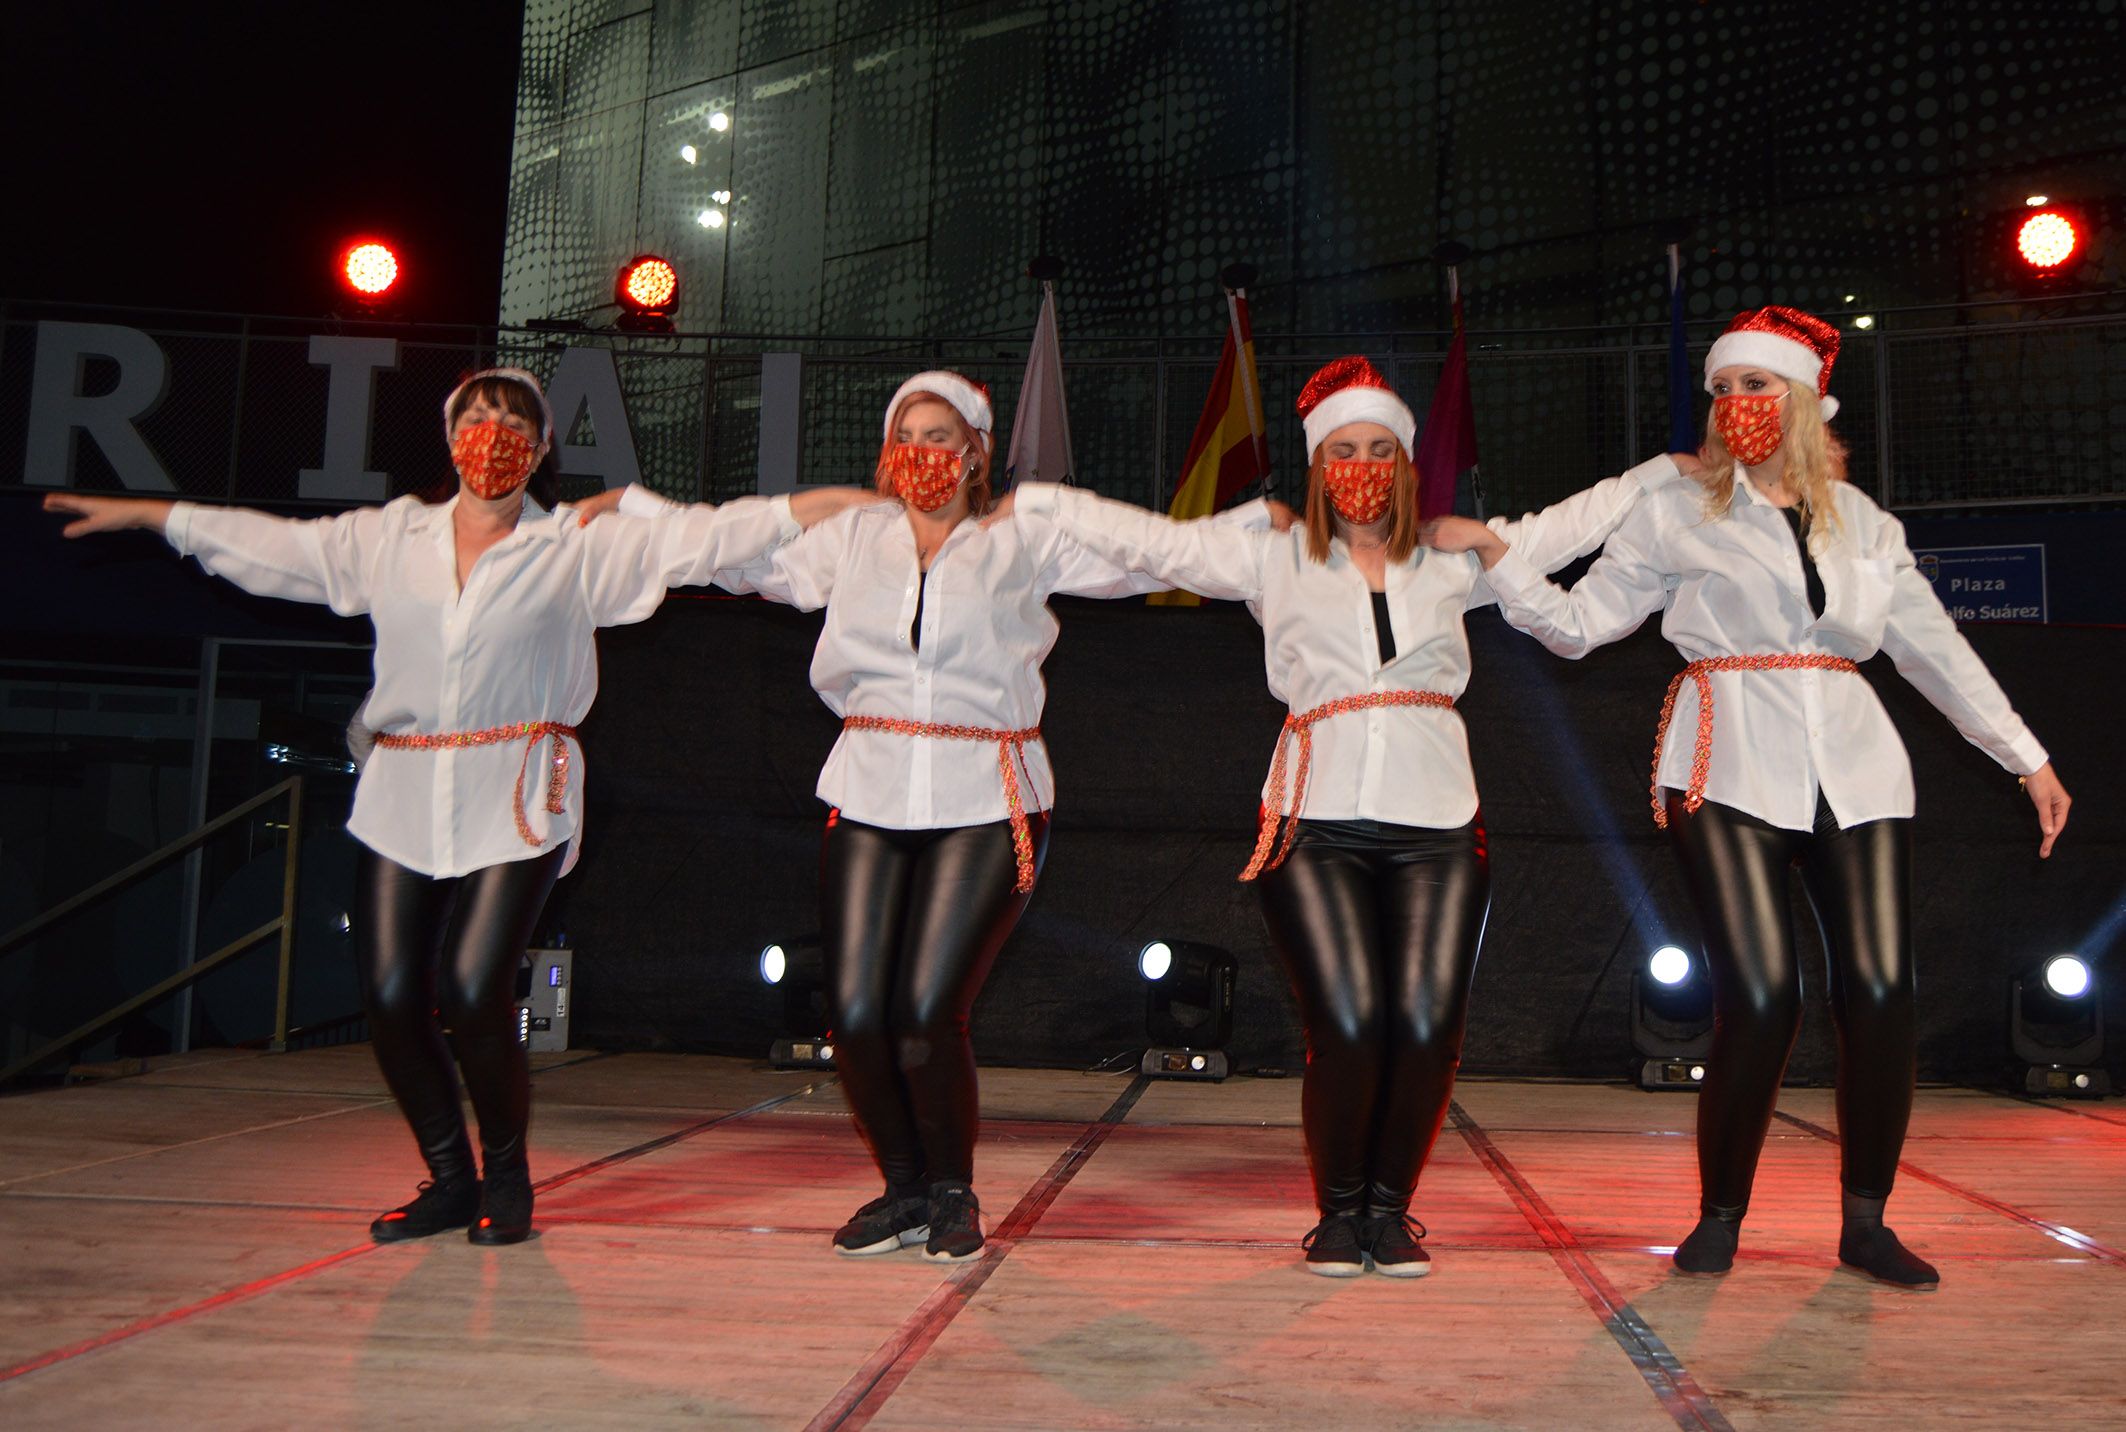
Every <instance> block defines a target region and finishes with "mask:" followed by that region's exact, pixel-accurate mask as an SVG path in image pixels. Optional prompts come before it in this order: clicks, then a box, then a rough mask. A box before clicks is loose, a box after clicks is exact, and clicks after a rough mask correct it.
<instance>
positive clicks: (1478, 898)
mask: <svg viewBox="0 0 2126 1432" xmlns="http://www.w3.org/2000/svg"><path fill="white" fill-rule="evenodd" d="M1258 885H1259V888H1260V890H1261V894H1262V913H1263V916H1264V919H1265V920H1266V921H1267V922H1268V924H1269V927H1270V939H1271V941H1272V942H1273V943H1274V944H1275V945H1276V947H1277V952H1278V953H1279V955H1281V956H1282V957H1283V959H1284V963H1285V968H1286V970H1287V972H1288V973H1289V974H1290V975H1291V977H1292V985H1293V988H1294V990H1295V991H1296V992H1297V993H1298V996H1299V1008H1300V1013H1301V1015H1302V1016H1303V1017H1304V1018H1305V1020H1306V1026H1307V1077H1306V1087H1305V1089H1304V1090H1303V1091H1302V1094H1301V1105H1300V1107H1301V1122H1302V1123H1303V1125H1304V1127H1305V1132H1306V1141H1307V1162H1308V1164H1309V1165H1310V1166H1311V1167H1312V1169H1313V1173H1314V1198H1315V1202H1316V1203H1317V1204H1318V1205H1319V1206H1320V1209H1321V1212H1322V1215H1323V1216H1324V1217H1326V1216H1328V1215H1330V1214H1337V1213H1373V1214H1384V1213H1403V1212H1405V1211H1407V1210H1408V1209H1409V1207H1410V1199H1411V1195H1412V1194H1413V1193H1414V1192H1415V1191H1416V1189H1417V1179H1418V1174H1419V1173H1420V1172H1421V1171H1422V1170H1423V1168H1424V1163H1425V1157H1426V1155H1428V1154H1429V1153H1430V1152H1431V1151H1432V1142H1433V1140H1434V1139H1436V1138H1438V1137H1439V1130H1440V1124H1441V1122H1442V1121H1443V1120H1444V1119H1445V1118H1446V1116H1447V1101H1448V1099H1449V1098H1450V1097H1451V1096H1452V1094H1453V1092H1454V1073H1455V1070H1456V1069H1457V1068H1458V1067H1459V1066H1460V1064H1461V1058H1462V1029H1463V1026H1464V1025H1465V1023H1466V1022H1467V1019H1468V1013H1469V981H1470V979H1471V977H1472V976H1473V975H1474V974H1475V973H1476V954H1477V946H1478V945H1479V943H1481V941H1482V939H1483V935H1484V919H1485V916H1486V914H1487V913H1488V912H1489V910H1490V908H1491V865H1490V860H1489V858H1488V856H1487V854H1486V851H1485V848H1484V831H1483V827H1482V826H1481V825H1479V824H1476V823H1475V822H1472V823H1470V824H1468V825H1465V826H1461V827H1459V828H1457V829H1452V830H1429V829H1424V828H1421V827H1415V826H1396V825H1383V824H1381V823H1379V822H1376V821H1367V820H1353V821H1312V820H1303V821H1301V822H1300V824H1299V835H1298V837H1297V838H1296V839H1295V840H1294V842H1293V845H1292V853H1291V854H1290V856H1288V857H1287V858H1286V860H1285V862H1284V864H1282V865H1280V866H1279V867H1277V869H1275V870H1272V871H1269V872H1268V873H1266V874H1264V875H1263V876H1262V877H1261V879H1260V881H1259V882H1258Z"/></svg>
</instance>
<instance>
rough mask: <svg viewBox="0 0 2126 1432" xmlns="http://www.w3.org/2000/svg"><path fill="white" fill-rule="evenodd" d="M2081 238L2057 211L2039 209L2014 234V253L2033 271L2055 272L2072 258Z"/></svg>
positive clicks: (2071, 222) (2065, 217) (2072, 222)
mask: <svg viewBox="0 0 2126 1432" xmlns="http://www.w3.org/2000/svg"><path fill="white" fill-rule="evenodd" d="M2081 243H2082V235H2081V232H2080V231H2079V230H2078V229H2076V228H2075V226H2074V220H2072V219H2070V218H2068V217H2067V216H2066V215H2065V214H2062V213H2060V212H2059V211H2058V210H2057V209H2040V210H2039V211H2038V212H2037V213H2035V214H2032V215H2031V216H2030V217H2029V218H2027V219H2025V220H2023V222H2022V226H2021V227H2020V228H2018V229H2017V230H2016V231H2015V251H2016V252H2017V253H2018V254H2020V255H2022V259H2023V262H2024V263H2026V264H2028V265H2029V266H2030V267H2032V268H2034V269H2056V268H2058V267H2059V266H2060V265H2061V264H2064V263H2065V262H2067V260H2069V259H2071V258H2073V257H2074V253H2075V250H2076V249H2078V248H2080V247H2081Z"/></svg>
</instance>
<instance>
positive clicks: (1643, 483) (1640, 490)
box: [1469, 452, 1704, 608]
mask: <svg viewBox="0 0 2126 1432" xmlns="http://www.w3.org/2000/svg"><path fill="white" fill-rule="evenodd" d="M1703 466H1704V464H1702V463H1700V462H1699V461H1698V458H1697V455H1696V454H1695V453H1687V452H1675V453H1663V454H1662V455H1661V456H1660V457H1657V458H1652V459H1650V460H1648V461H1646V462H1642V463H1640V464H1639V465H1638V466H1637V467H1633V468H1629V469H1627V470H1626V471H1625V472H1624V473H1623V474H1622V475H1620V476H1617V477H1606V478H1604V479H1602V481H1600V482H1598V483H1596V484H1595V485H1594V486H1592V487H1589V488H1585V489H1583V490H1581V491H1579V492H1575V493H1574V494H1573V495H1572V496H1570V497H1568V498H1565V499H1564V500H1563V501H1561V502H1554V503H1552V504H1551V505H1550V506H1548V507H1546V508H1544V509H1543V510H1542V511H1540V512H1530V513H1527V514H1525V515H1524V516H1522V517H1520V518H1519V519H1518V520H1515V519H1511V518H1505V517H1494V518H1492V519H1490V521H1488V522H1487V523H1486V524H1485V525H1486V526H1488V527H1489V528H1490V529H1491V530H1492V531H1493V532H1495V533H1497V534H1498V536H1499V538H1500V540H1501V541H1502V542H1503V543H1504V544H1505V545H1506V546H1508V547H1511V548H1512V549H1513V550H1514V551H1516V552H1518V553H1520V556H1521V560H1522V561H1523V562H1526V563H1527V564H1528V565H1529V566H1530V567H1532V568H1534V569H1535V570H1536V571H1538V572H1541V573H1543V574H1545V575H1546V576H1547V575H1548V574H1550V573H1552V572H1555V571H1557V570H1558V569H1559V568H1560V567H1563V566H1566V565H1567V564H1569V563H1572V562H1575V561H1577V560H1579V559H1580V558H1582V557H1584V556H1586V555H1587V554H1588V553H1589V552H1592V551H1594V550H1595V548H1597V547H1599V546H1601V545H1602V544H1603V543H1604V542H1605V541H1607V540H1608V538H1609V534H1610V533H1612V532H1614V531H1616V530H1617V526H1618V524H1619V523H1621V522H1623V520H1624V519H1625V518H1626V517H1627V516H1629V515H1630V514H1631V511H1632V509H1633V508H1634V507H1635V506H1637V505H1638V502H1639V499H1640V498H1641V497H1643V496H1644V495H1645V494H1647V493H1649V492H1652V491H1653V490H1654V489H1655V488H1657V487H1659V486H1661V485H1662V484H1663V483H1666V482H1672V481H1674V480H1676V478H1678V477H1679V476H1687V475H1689V474H1691V473H1694V472H1697V471H1698V470H1700V469H1701V468H1702V467H1703ZM1486 569H1487V570H1488V569H1489V564H1487V565H1486ZM1497 599H1498V598H1497V595H1496V594H1495V593H1494V592H1493V591H1492V590H1491V586H1490V583H1488V582H1485V581H1479V582H1477V584H1476V585H1475V586H1473V587H1471V588H1470V589H1469V605H1470V606H1471V607H1472V608H1475V607H1480V606H1485V605H1487V604H1489V603H1491V602H1493V601H1496V600H1497Z"/></svg>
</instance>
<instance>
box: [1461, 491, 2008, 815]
mask: <svg viewBox="0 0 2126 1432" xmlns="http://www.w3.org/2000/svg"><path fill="white" fill-rule="evenodd" d="M1832 493H1833V496H1834V498H1835V507H1836V512H1837V517H1838V520H1837V523H1836V524H1835V525H1833V524H1831V523H1828V522H1824V523H1820V524H1819V528H1818V530H1817V531H1816V532H1815V533H1814V534H1812V536H1811V542H1810V555H1811V556H1812V557H1813V558H1814V560H1815V563H1816V571H1817V573H1818V575H1819V576H1820V577H1821V578H1822V581H1823V593H1824V603H1823V615H1822V616H1821V617H1818V616H1816V615H1815V614H1814V613H1813V612H1812V611H1810V609H1809V603H1808V596H1807V589H1806V585H1805V578H1804V575H1803V572H1802V566H1801V553H1800V550H1799V548H1798V547H1797V546H1796V544H1795V541H1794V534H1793V529H1792V528H1790V527H1789V526H1788V525H1787V520H1786V518H1785V516H1784V515H1783V514H1782V513H1781V512H1780V510H1779V508H1778V507H1776V506H1775V505H1774V504H1772V503H1771V502H1770V501H1768V500H1767V499H1766V498H1765V497H1764V495H1763V494H1762V493H1760V492H1758V491H1757V488H1756V485H1755V484H1754V483H1752V482H1751V481H1750V480H1749V476H1748V473H1747V472H1746V470H1744V469H1742V468H1737V469H1736V471H1735V493H1734V497H1733V499H1732V501H1731V502H1730V503H1729V506H1728V510H1727V512H1726V513H1725V515H1724V516H1722V517H1720V518H1719V519H1717V520H1712V519H1708V518H1707V516H1706V512H1705V498H1704V489H1703V488H1701V487H1699V486H1698V484H1696V483H1694V482H1691V483H1677V484H1674V485H1673V486H1670V487H1668V488H1665V489H1663V490H1662V491H1660V492H1657V493H1655V494H1654V495H1653V496H1652V497H1650V498H1649V499H1648V500H1647V501H1646V502H1645V503H1644V504H1643V505H1642V506H1640V508H1639V509H1638V510H1637V511H1636V512H1634V513H1632V514H1631V516H1630V517H1629V518H1628V519H1626V521H1625V522H1624V525H1623V526H1622V527H1621V528H1619V529H1618V531H1617V534H1616V535H1615V536H1614V537H1612V538H1610V539H1609V546H1608V549H1607V550H1606V551H1604V552H1603V554H1602V556H1601V558H1600V560H1598V561H1597V562H1596V563H1595V564H1594V566H1593V567H1592V568H1590V569H1589V570H1588V573H1587V575H1586V576H1584V577H1582V578H1581V579H1580V581H1579V582H1578V583H1577V584H1576V585H1574V587H1573V588H1572V590H1571V591H1570V592H1567V591H1565V590H1564V589H1562V588H1560V587H1559V586H1558V585H1557V584H1556V583H1554V582H1550V581H1547V580H1545V579H1544V578H1543V577H1541V576H1540V575H1538V574H1537V572H1535V571H1534V570H1533V569H1532V568H1531V566H1530V564H1529V563H1527V562H1525V561H1523V560H1521V554H1519V553H1518V552H1517V551H1510V552H1508V553H1507V554H1506V556H1504V557H1502V558H1501V559H1500V560H1499V561H1498V563H1497V565H1495V566H1494V567H1493V568H1492V569H1491V572H1490V580H1491V586H1492V589H1493V590H1494V591H1496V592H1497V593H1498V594H1499V600H1500V608H1501V610H1502V611H1503V612H1504V614H1505V616H1506V619H1507V620H1508V621H1510V622H1512V623H1513V624H1514V625H1515V626H1517V627H1520V628H1521V629H1522V630H1523V631H1526V632H1528V633H1529V634H1530V635H1532V636H1534V637H1536V638H1537V639H1538V640H1540V641H1541V642H1542V643H1543V645H1544V646H1546V647H1548V648H1549V649H1550V650H1552V651H1554V652H1556V653H1558V654H1559V655H1560V656H1572V657H1577V656H1582V655H1585V654H1586V653H1587V652H1588V651H1590V650H1592V649H1593V648H1595V647H1598V646H1601V645H1602V644H1603V643H1605V642H1611V641H1615V640H1617V639H1618V638H1619V637H1623V636H1626V635H1629V634H1630V633H1631V632H1633V631H1636V630H1637V629H1638V627H1639V625H1640V624H1641V623H1642V622H1644V621H1645V620H1646V619H1647V618H1648V617H1649V616H1651V615H1653V614H1654V613H1655V612H1658V611H1663V610H1664V609H1665V610H1666V615H1665V616H1663V617H1662V619H1661V632H1662V635H1664V636H1666V637H1667V638H1668V639H1669V641H1671V642H1673V643H1674V644H1675V647H1676V650H1677V651H1679V652H1681V653H1682V654H1683V656H1684V657H1685V658H1686V659H1687V660H1691V661H1697V660H1701V659H1704V658H1708V657H1721V656H1763V655H1772V654H1776V653H1781V652H1808V653H1823V654H1827V655H1831V656H1843V657H1847V658H1850V659H1851V660H1853V661H1866V660H1867V659H1868V658H1869V657H1871V656H1873V655H1874V654H1875V653H1876V652H1877V651H1886V652H1888V653H1889V654H1890V660H1891V661H1892V662H1894V663H1895V664H1896V666H1897V669H1898V670H1899V671H1900V672H1902V673H1903V674H1904V678H1905V680H1907V681H1909V682H1911V683H1912V685H1913V686H1915V687H1917V688H1918V689H1919V693H1920V694H1921V695H1922V696H1924V697H1926V698H1927V700H1929V701H1931V702H1933V703H1934V705H1935V707H1936V708H1938V709H1939V710H1940V711H1941V713H1942V714H1943V715H1945V716H1947V717H1948V718H1949V720H1950V721H1951V723H1953V724H1954V725H1955V727H1956V729H1957V730H1959V731H1961V732H1962V733H1963V734H1964V737H1965V739H1967V740H1969V741H1970V742H1971V744H1973V745H1974V746H1977V747H1978V748H1979V749H1980V750H1982V751H1984V752H1985V753H1986V754H1987V755H1989V756H1991V757H1993V759H1994V760H1996V761H1998V762H2000V763H2001V764H2002V765H2003V766H2005V767H2007V768H2008V769H2009V770H2010V771H2013V772H2015V773H2017V774H2018V775H2028V774H2030V773H2031V772H2032V771H2035V770H2036V769H2038V767H2040V766H2042V765H2044V764H2045V748H2044V747H2043V746H2041V745H2039V744H2038V741H2037V738H2036V737H2035V736H2033V735H2031V734H2030V729H2029V728H2028V727H2027V726H2025V725H2024V724H2023V720H2022V718H2021V717H2020V716H2018V715H2016V714H2015V709H2014V708H2013V707H2012V706H2010V705H2009V704H2008V698H2007V696H2006V694H2005V693H2003V692H2002V691H2001V688H2000V683H1999V682H1997V681H1995V680H1994V679H1993V674H1992V673H1991V672H1989V671H1987V670H1986V667H1985V664H1984V663H1983V662H1981V661H1980V660H1979V659H1978V654H1977V653H1976V652H1974V651H1972V650H1971V643H1970V642H1968V641H1966V640H1965V639H1964V637H1963V634H1962V633H1960V632H1959V631H1957V629H1956V624H1955V623H1954V622H1953V621H1951V620H1950V619H1949V614H1948V613H1947V612H1946V611H1944V610H1943V609H1942V604H1941V599H1940V598H1938V597H1937V596H1935V594H1934V587H1933V585H1932V584H1931V583H1930V582H1928V581H1927V579H1926V578H1925V577H1923V576H1921V575H1920V573H1919V571H1918V568H1917V566H1916V564H1915V563H1914V562H1913V560H1912V552H1911V549H1910V548H1908V547H1907V546H1906V545H1905V532H1904V524H1903V523H1901V522H1899V521H1898V520H1897V519H1896V518H1894V517H1892V516H1890V514H1888V513H1887V512H1884V511H1883V510H1882V509H1881V508H1879V507H1877V506H1876V505H1875V504H1874V502H1873V501H1871V500H1870V499H1869V497H1868V495H1867V494H1866V493H1864V492H1862V491H1860V489H1858V488H1856V487H1854V486H1853V485H1852V484H1851V483H1846V482H1839V483H1833V484H1832ZM1710 679H1711V681H1712V684H1713V712H1714V717H1715V720H1714V728H1713V749H1712V761H1711V764H1710V766H1709V768H1708V770H1707V773H1706V782H1705V796H1706V799H1707V800H1712V801H1718V802H1719V803H1720V804H1721V805H1724V806H1731V807H1733V808H1734V809H1736V810H1739V811H1744V812H1747V813H1748V814H1750V815H1753V816H1756V817H1757V818H1758V819H1760V820H1765V821H1769V822H1770V823H1771V824H1773V825H1776V826H1781V827H1783V828H1785V829H1787V830H1807V829H1809V828H1811V827H1812V826H1813V825H1814V823H1815V815H1816V805H1817V794H1818V791H1819V790H1820V791H1821V793H1822V795H1823V797H1824V799H1826V800H1828V801H1829V802H1830V807H1831V813H1832V814H1833V815H1835V816H1836V817H1837V818H1838V823H1839V825H1840V826H1851V825H1858V824H1860V823H1862V822H1864V821H1871V820H1882V819H1885V818H1888V817H1895V816H1909V815H1911V814H1912V808H1913V799H1912V762H1911V759H1910V758H1909V757H1908V756H1907V755H1906V754H1905V748H1904V742H1903V741H1901V740H1899V739H1898V735H1897V728H1896V727H1895V726H1893V725H1892V724H1891V723H1890V717H1889V713H1888V712H1886V711H1885V710H1883V706H1882V702H1881V701H1880V700H1879V699H1878V698H1877V697H1876V695H1875V690H1874V688H1873V687H1871V686H1870V685H1869V684H1868V683H1867V681H1866V680H1865V679H1863V678H1862V677H1861V676H1860V675H1858V674H1857V673H1853V672H1843V671H1812V670H1797V671H1729V672H1714V673H1712V674H1711V678H1710ZM1697 738H1698V691H1697V685H1696V683H1695V682H1691V681H1685V682H1684V683H1683V685H1682V688H1681V690H1679V691H1678V692H1677V694H1676V710H1675V718H1674V720H1672V721H1671V722H1670V723H1669V730H1668V739H1667V741H1666V742H1665V743H1664V745H1663V747H1662V750H1661V753H1660V767H1659V770H1660V775H1659V780H1660V783H1661V784H1662V785H1663V786H1667V787H1670V788H1672V789H1675V790H1686V789H1688V788H1689V786H1690V773H1691V761H1692V757H1693V755H1694V754H1695V752H1696V750H1697Z"/></svg>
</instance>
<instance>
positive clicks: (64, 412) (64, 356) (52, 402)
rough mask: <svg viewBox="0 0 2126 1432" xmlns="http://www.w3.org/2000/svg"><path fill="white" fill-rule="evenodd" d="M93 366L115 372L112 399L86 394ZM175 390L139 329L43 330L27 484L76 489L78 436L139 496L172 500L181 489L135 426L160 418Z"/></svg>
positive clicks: (61, 326)
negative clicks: (96, 362) (112, 367)
mask: <svg viewBox="0 0 2126 1432" xmlns="http://www.w3.org/2000/svg"><path fill="white" fill-rule="evenodd" d="M91 358H103V359H107V360H108V361H110V362H112V363H115V364H117V365H118V381H117V382H116V383H115V384H113V385H112V387H111V391H109V392H108V393H98V394H96V395H95V396H93V397H91V396H90V395H88V394H86V393H84V392H82V387H83V380H84V379H85V378H86V376H87V369H88V363H89V360H90V359H91ZM169 384H170V360H169V359H168V357H166V356H165V355H164V353H163V351H162V348H161V346H160V345H159V344H157V343H156V342H155V340H154V339H152V338H150V337H148V335H147V334H145V333H142V332H141V331H140V330H139V329H137V328H122V327H120V326H118V325H117V324H112V323H56V322H54V323H40V324H38V325H37V366H36V370H35V372H34V374H33V375H32V377H31V379H30V415H29V441H28V443H27V444H25V446H24V449H23V454H22V480H23V481H24V482H25V483H28V484H31V485H33V486H37V487H72V486H73V485H74V457H75V444H74V435H75V434H77V433H86V434H88V437H89V440H90V441H91V442H93V443H95V444H96V446H97V448H98V449H99V450H100V451H101V452H102V453H103V455H104V458H105V459H106V460H107V461H108V462H109V463H110V464H111V466H112V468H114V469H115V470H116V471H117V473H118V480H119V481H120V482H122V483H124V484H125V485H126V486H127V487H128V488H130V489H132V490H133V491H135V492H175V491H176V490H177V484H176V483H174V482H172V481H170V474H169V472H168V471H166V470H165V469H164V467H163V465H162V460H161V459H160V458H158V457H156V456H155V453H154V450H153V449H151V448H150V447H149V446H148V445H147V442H146V440H145V439H143V438H142V437H141V436H140V429H138V428H136V427H134V426H133V424H134V422H135V421H136V420H138V419H140V418H144V417H146V416H148V414H150V413H152V412H154V411H155V409H156V407H157V406H158V405H159V404H160V403H161V402H162V398H163V394H164V393H165V392H167V391H168V389H169Z"/></svg>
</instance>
